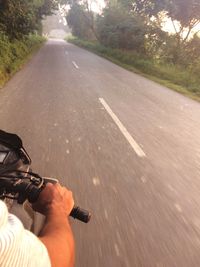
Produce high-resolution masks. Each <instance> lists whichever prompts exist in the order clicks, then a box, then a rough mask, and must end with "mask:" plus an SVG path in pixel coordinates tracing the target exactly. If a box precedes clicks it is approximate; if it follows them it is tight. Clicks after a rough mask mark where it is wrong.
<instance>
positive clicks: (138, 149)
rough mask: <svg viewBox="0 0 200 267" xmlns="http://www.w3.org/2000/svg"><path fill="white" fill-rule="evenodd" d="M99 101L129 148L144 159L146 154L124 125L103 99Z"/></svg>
mask: <svg viewBox="0 0 200 267" xmlns="http://www.w3.org/2000/svg"><path fill="white" fill-rule="evenodd" d="M99 101H100V102H101V104H102V105H103V106H104V108H105V109H106V111H107V112H108V114H109V115H110V116H111V118H112V119H113V120H114V122H115V123H116V124H117V126H118V127H119V129H120V131H121V132H122V134H123V135H124V136H125V138H126V139H127V141H128V142H129V144H130V145H131V147H132V148H133V149H134V151H135V153H136V154H137V155H138V156H139V157H141V158H142V157H146V154H145V153H144V151H143V150H142V149H141V147H140V146H139V145H138V144H137V143H136V141H135V140H134V139H133V137H132V136H131V135H130V133H129V132H128V131H127V129H126V128H125V127H124V125H123V124H122V123H121V121H120V120H119V119H118V117H117V116H116V115H115V114H114V112H113V111H112V110H111V108H110V107H109V106H108V104H107V103H106V101H105V100H104V99H103V98H99Z"/></svg>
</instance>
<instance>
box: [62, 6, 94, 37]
mask: <svg viewBox="0 0 200 267" xmlns="http://www.w3.org/2000/svg"><path fill="white" fill-rule="evenodd" d="M67 23H68V25H69V27H70V28H71V29H72V34H73V35H74V36H77V37H80V38H83V39H85V38H86V39H91V38H93V36H94V33H93V31H92V29H93V13H92V12H91V11H87V10H86V9H85V7H84V5H80V4H78V3H76V2H75V3H74V4H72V6H71V9H70V11H69V12H68V14H67Z"/></svg>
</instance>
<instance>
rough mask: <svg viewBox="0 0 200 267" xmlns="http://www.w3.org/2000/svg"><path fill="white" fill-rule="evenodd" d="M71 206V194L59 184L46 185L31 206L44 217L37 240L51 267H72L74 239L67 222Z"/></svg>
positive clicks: (72, 204) (72, 202)
mask: <svg viewBox="0 0 200 267" xmlns="http://www.w3.org/2000/svg"><path fill="white" fill-rule="evenodd" d="M73 206H74V201H73V197H72V193H71V192H70V191H68V190H67V189H66V188H64V187H61V186H60V185H59V184H56V185H52V184H47V186H46V188H45V189H44V190H43V191H42V193H41V194H40V197H39V200H38V201H37V203H35V204H34V205H33V208H34V210H36V211H38V212H40V213H42V214H43V215H45V216H46V220H45V224H44V227H43V228H42V230H41V233H40V234H39V239H40V240H41V241H42V242H43V244H44V245H45V246H46V248H47V250H48V253H49V257H50V259H51V264H52V267H72V266H74V239H73V235H72V231H71V227H70V225H69V221H68V216H69V214H70V212H71V210H72V208H73Z"/></svg>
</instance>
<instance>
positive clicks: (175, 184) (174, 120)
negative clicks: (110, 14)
mask: <svg viewBox="0 0 200 267" xmlns="http://www.w3.org/2000/svg"><path fill="white" fill-rule="evenodd" d="M0 125H1V128H2V129H4V130H7V131H11V132H15V133H18V134H19V135H20V136H22V138H23V140H24V144H25V147H26V148H27V150H28V152H29V153H30V156H31V157H32V160H33V170H35V171H37V172H39V173H41V174H42V175H44V176H53V177H58V178H59V179H60V180H61V182H62V183H63V184H65V185H66V186H68V187H70V188H71V189H72V190H73V192H74V196H75V199H76V202H77V203H78V204H80V205H81V206H82V207H85V208H88V209H90V210H91V211H92V213H93V218H92V221H91V223H90V224H88V225H84V224H81V223H79V222H78V221H75V222H74V221H73V220H72V225H73V230H74V233H75V238H76V243H77V247H76V249H77V251H76V267H107V266H109V267H175V266H177V267H199V266H200V105H199V103H197V102H195V101H192V100H190V99H187V98H185V97H184V96H182V95H179V94H177V93H175V92H173V91H170V90H169V89H167V88H164V87H162V86H160V85H158V84H156V83H154V82H152V81H149V80H147V79H145V78H143V77H140V76H138V75H136V74H134V73H131V72H129V71H127V70H124V69H122V68H121V67H119V66H116V65H114V64H112V63H111V62H109V61H107V60H105V59H102V58H100V57H98V56H96V55H93V54H92V53H90V52H87V51H85V50H83V49H80V48H77V47H76V46H74V45H71V44H68V43H66V42H64V41H60V40H49V41H48V42H47V44H46V45H45V46H44V47H43V48H42V49H41V50H40V51H39V53H38V54H37V55H35V56H34V58H33V59H32V60H31V61H30V62H29V63H28V64H27V65H26V66H25V67H24V68H23V69H22V70H21V71H20V72H18V73H17V74H16V75H15V77H13V79H12V80H11V81H10V82H8V83H7V85H6V86H5V87H4V88H3V89H2V90H1V91H0Z"/></svg>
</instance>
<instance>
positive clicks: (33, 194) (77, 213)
mask: <svg viewBox="0 0 200 267" xmlns="http://www.w3.org/2000/svg"><path fill="white" fill-rule="evenodd" d="M47 182H50V183H53V184H55V183H57V182H58V180H57V179H54V178H44V184H43V186H42V187H40V188H38V187H37V186H36V185H34V184H32V183H31V182H27V181H21V182H18V183H16V181H15V182H13V181H12V180H10V179H1V180H0V187H1V188H3V190H5V192H6V193H7V194H9V193H14V194H17V197H16V199H17V202H18V203H19V204H23V203H24V201H25V200H26V199H27V200H28V201H29V202H30V203H34V202H36V201H37V199H38V197H39V195H40V193H41V191H42V190H43V189H44V187H45V184H46V183H47ZM6 196H7V197H9V196H8V195H6ZM70 216H71V217H73V218H74V219H77V220H79V221H81V222H84V223H88V222H89V221H90V218H91V213H90V212H89V211H87V210H84V209H82V208H80V207H78V206H74V208H73V209H72V211H71V213H70Z"/></svg>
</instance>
